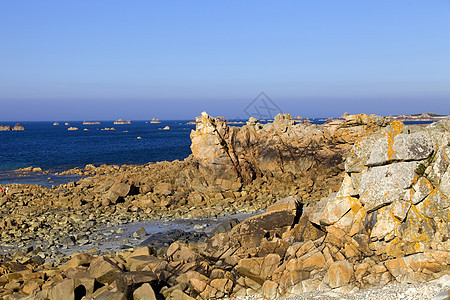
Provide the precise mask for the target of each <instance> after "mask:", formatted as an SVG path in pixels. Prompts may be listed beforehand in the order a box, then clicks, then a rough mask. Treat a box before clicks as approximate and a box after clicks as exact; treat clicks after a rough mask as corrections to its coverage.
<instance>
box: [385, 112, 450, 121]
mask: <svg viewBox="0 0 450 300" xmlns="http://www.w3.org/2000/svg"><path fill="white" fill-rule="evenodd" d="M448 117H449V116H448V115H438V114H435V113H430V112H428V113H422V114H413V115H398V116H394V117H393V118H394V119H395V120H397V121H402V122H413V121H414V122H437V121H440V120H445V119H446V118H448Z"/></svg>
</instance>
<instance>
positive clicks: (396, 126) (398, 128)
mask: <svg viewBox="0 0 450 300" xmlns="http://www.w3.org/2000/svg"><path fill="white" fill-rule="evenodd" d="M391 127H392V129H393V130H394V134H396V135H397V134H400V133H401V132H402V130H403V122H401V121H393V122H391Z"/></svg>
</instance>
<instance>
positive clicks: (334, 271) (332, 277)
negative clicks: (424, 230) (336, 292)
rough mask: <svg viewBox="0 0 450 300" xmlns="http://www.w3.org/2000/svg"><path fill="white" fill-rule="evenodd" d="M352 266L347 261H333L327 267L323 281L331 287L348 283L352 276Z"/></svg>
mask: <svg viewBox="0 0 450 300" xmlns="http://www.w3.org/2000/svg"><path fill="white" fill-rule="evenodd" d="M353 273H354V272H353V266H352V264H351V263H349V262H347V261H337V262H334V263H333V264H332V265H331V266H330V268H329V269H328V271H327V273H326V275H325V277H324V282H325V283H327V284H328V285H329V286H330V287H332V288H337V287H341V286H344V285H346V284H348V283H349V282H350V280H351V278H352V276H353Z"/></svg>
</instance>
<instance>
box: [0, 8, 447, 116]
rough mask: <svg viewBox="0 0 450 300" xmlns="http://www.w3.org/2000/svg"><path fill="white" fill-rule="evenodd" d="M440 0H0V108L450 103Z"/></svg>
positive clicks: (193, 109)
mask: <svg viewBox="0 0 450 300" xmlns="http://www.w3.org/2000/svg"><path fill="white" fill-rule="evenodd" d="M449 16H450V1H448V0H441V1H440V0H436V1H422V0H417V1H405V0H398V1H392V0H377V1H350V0H346V1H336V0H328V1H321V0H318V1H261V0H259V1H148V0H145V1H140V0H134V1H123V0H121V1H115V0H95V1H61V0H58V1H56V0H52V1H50V0H39V1H36V0H29V1H1V2H0V121H6V120H12V121H13V120H18V121H19V120H105V119H116V118H125V119H135V120H136V119H150V118H152V117H159V118H161V119H191V118H193V117H195V116H197V115H199V114H200V113H201V111H202V110H206V111H207V112H208V113H210V114H212V115H224V116H226V117H229V118H234V117H243V118H244V117H246V115H245V113H244V112H243V110H244V108H245V107H246V106H247V105H248V104H249V103H250V102H251V101H252V100H253V99H254V98H255V97H256V96H257V95H258V94H259V93H260V92H261V91H264V92H265V93H266V94H267V95H268V96H269V97H270V98H271V99H272V100H273V101H274V102H275V103H276V104H277V105H278V106H279V107H280V108H281V109H282V110H283V111H284V112H289V113H291V114H293V115H301V116H304V117H327V116H340V115H341V114H342V113H344V112H346V111H348V112H349V113H360V112H365V113H377V114H382V115H390V114H402V113H416V112H426V111H432V112H435V113H442V114H450V104H449V103H450V17H449Z"/></svg>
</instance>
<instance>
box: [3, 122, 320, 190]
mask: <svg viewBox="0 0 450 300" xmlns="http://www.w3.org/2000/svg"><path fill="white" fill-rule="evenodd" d="M190 121H192V120H172V121H161V123H157V124H152V123H150V122H149V121H132V122H131V124H126V125H125V124H124V125H115V124H113V121H100V124H96V125H83V122H81V121H73V122H70V121H69V122H68V125H65V123H66V122H65V121H58V122H59V125H57V126H55V125H53V123H54V122H53V121H51V122H20V124H22V125H23V126H24V127H25V130H24V131H0V188H1V185H5V184H10V183H23V184H39V185H42V186H45V187H51V186H52V185H59V184H62V183H67V182H69V181H77V180H78V179H79V178H80V176H77V175H66V176H58V175H54V173H56V172H60V171H64V170H68V169H71V168H75V167H79V168H83V167H84V166H86V165H87V164H93V165H95V166H99V165H102V164H108V165H123V164H138V165H142V164H146V163H149V162H157V161H172V160H175V159H179V160H183V159H185V158H187V157H188V156H189V155H190V154H191V149H190V145H191V140H190V133H191V131H192V130H193V129H195V124H189V122H190ZM311 121H312V123H315V124H320V123H323V122H324V121H325V120H324V119H311ZM14 124H15V122H14V123H12V122H1V125H10V126H11V127H13V126H14ZM166 126H168V127H169V128H170V129H168V130H164V128H165V127H166ZM233 126H241V125H233ZM69 127H77V128H78V130H75V131H70V130H68V128H69ZM111 128H114V130H106V129H111ZM30 166H32V167H39V168H41V169H42V170H44V171H50V172H49V173H32V172H30V173H25V174H24V173H18V172H15V171H14V170H16V169H19V168H26V167H30Z"/></svg>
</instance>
